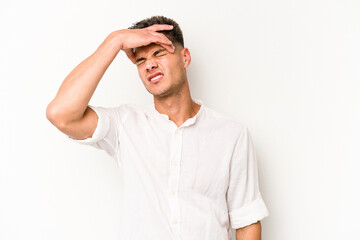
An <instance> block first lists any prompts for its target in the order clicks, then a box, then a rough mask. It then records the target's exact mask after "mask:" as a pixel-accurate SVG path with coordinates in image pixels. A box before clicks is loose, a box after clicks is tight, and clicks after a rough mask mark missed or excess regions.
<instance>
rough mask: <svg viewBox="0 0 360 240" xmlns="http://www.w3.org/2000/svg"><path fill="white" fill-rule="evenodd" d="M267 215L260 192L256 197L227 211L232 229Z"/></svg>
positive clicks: (254, 221) (244, 225)
mask: <svg viewBox="0 0 360 240" xmlns="http://www.w3.org/2000/svg"><path fill="white" fill-rule="evenodd" d="M267 216H269V212H268V210H267V208H266V205H265V202H264V201H263V200H262V198H261V195H260V194H259V198H258V199H256V200H254V201H252V202H250V203H248V204H246V205H245V206H244V207H242V208H239V209H235V210H233V211H231V212H229V217H230V221H231V228H232V229H238V228H242V227H246V226H248V225H250V224H253V223H256V222H257V221H259V220H261V219H263V218H265V217H267Z"/></svg>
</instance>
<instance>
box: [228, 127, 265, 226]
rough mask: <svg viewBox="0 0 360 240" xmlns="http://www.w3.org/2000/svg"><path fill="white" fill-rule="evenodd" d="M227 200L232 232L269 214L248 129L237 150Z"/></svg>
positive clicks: (234, 154)
mask: <svg viewBox="0 0 360 240" xmlns="http://www.w3.org/2000/svg"><path fill="white" fill-rule="evenodd" d="M226 200H227V204H228V211H229V218H230V223H231V228H232V229H238V228H242V227H245V226H248V225H250V224H252V223H255V222H257V221H259V220H261V219H263V218H265V217H267V216H268V215H269V213H268V210H267V208H266V205H265V203H264V201H263V199H262V197H261V193H260V190H259V182H258V169H257V160H256V154H255V149H254V145H253V142H252V139H251V136H250V133H249V131H248V129H247V127H244V130H243V131H242V133H240V136H239V138H238V139H237V141H236V144H235V147H234V151H233V154H232V158H231V162H230V179H229V187H228V190H227V193H226Z"/></svg>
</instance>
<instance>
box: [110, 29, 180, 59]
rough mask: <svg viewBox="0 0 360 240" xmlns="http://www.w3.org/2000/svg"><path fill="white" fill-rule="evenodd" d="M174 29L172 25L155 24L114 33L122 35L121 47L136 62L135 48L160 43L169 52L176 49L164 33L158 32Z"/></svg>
mask: <svg viewBox="0 0 360 240" xmlns="http://www.w3.org/2000/svg"><path fill="white" fill-rule="evenodd" d="M172 29H173V26H172V25H166V24H154V25H152V26H149V27H147V28H141V29H123V30H119V31H115V32H114V33H116V34H119V36H121V37H120V38H121V49H122V50H123V51H124V52H125V53H126V55H127V56H128V58H129V59H130V60H131V61H132V62H133V63H134V64H135V55H134V53H133V49H134V48H138V47H143V46H147V45H149V44H151V43H156V44H159V45H161V46H162V47H164V48H165V49H166V50H167V51H168V52H171V53H173V52H174V50H175V47H174V45H173V43H172V42H171V41H170V40H169V39H168V38H167V37H166V36H165V35H164V34H162V33H159V32H157V31H164V30H172Z"/></svg>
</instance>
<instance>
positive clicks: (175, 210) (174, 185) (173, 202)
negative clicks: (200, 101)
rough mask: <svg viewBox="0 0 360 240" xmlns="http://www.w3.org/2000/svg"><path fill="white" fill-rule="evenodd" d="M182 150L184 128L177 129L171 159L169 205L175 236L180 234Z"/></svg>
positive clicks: (173, 139)
mask: <svg viewBox="0 0 360 240" xmlns="http://www.w3.org/2000/svg"><path fill="white" fill-rule="evenodd" d="M181 150H182V128H177V129H176V130H175V132H174V134H173V138H172V148H171V157H170V171H169V180H168V181H169V182H168V193H169V204H170V209H171V213H170V215H171V223H172V224H171V225H172V229H173V231H174V232H175V234H177V235H178V234H179V231H180V228H179V226H180V225H179V222H180V208H179V196H178V190H179V181H180V160H181Z"/></svg>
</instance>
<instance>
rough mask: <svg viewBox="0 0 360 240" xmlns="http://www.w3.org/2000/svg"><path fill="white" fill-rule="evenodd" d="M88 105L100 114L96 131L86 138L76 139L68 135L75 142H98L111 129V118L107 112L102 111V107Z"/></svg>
mask: <svg viewBox="0 0 360 240" xmlns="http://www.w3.org/2000/svg"><path fill="white" fill-rule="evenodd" d="M88 107H89V108H91V109H92V110H94V111H95V112H96V115H97V116H98V122H97V126H96V129H95V132H94V133H93V135H92V137H90V138H86V139H75V138H72V137H70V136H68V138H69V139H70V140H71V141H73V142H77V143H82V144H92V143H96V142H98V141H100V140H101V139H103V138H104V137H105V136H106V134H107V132H108V131H109V127H110V122H109V121H110V119H109V117H108V116H107V115H106V113H105V112H104V111H102V109H101V108H98V107H94V106H91V105H88Z"/></svg>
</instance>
